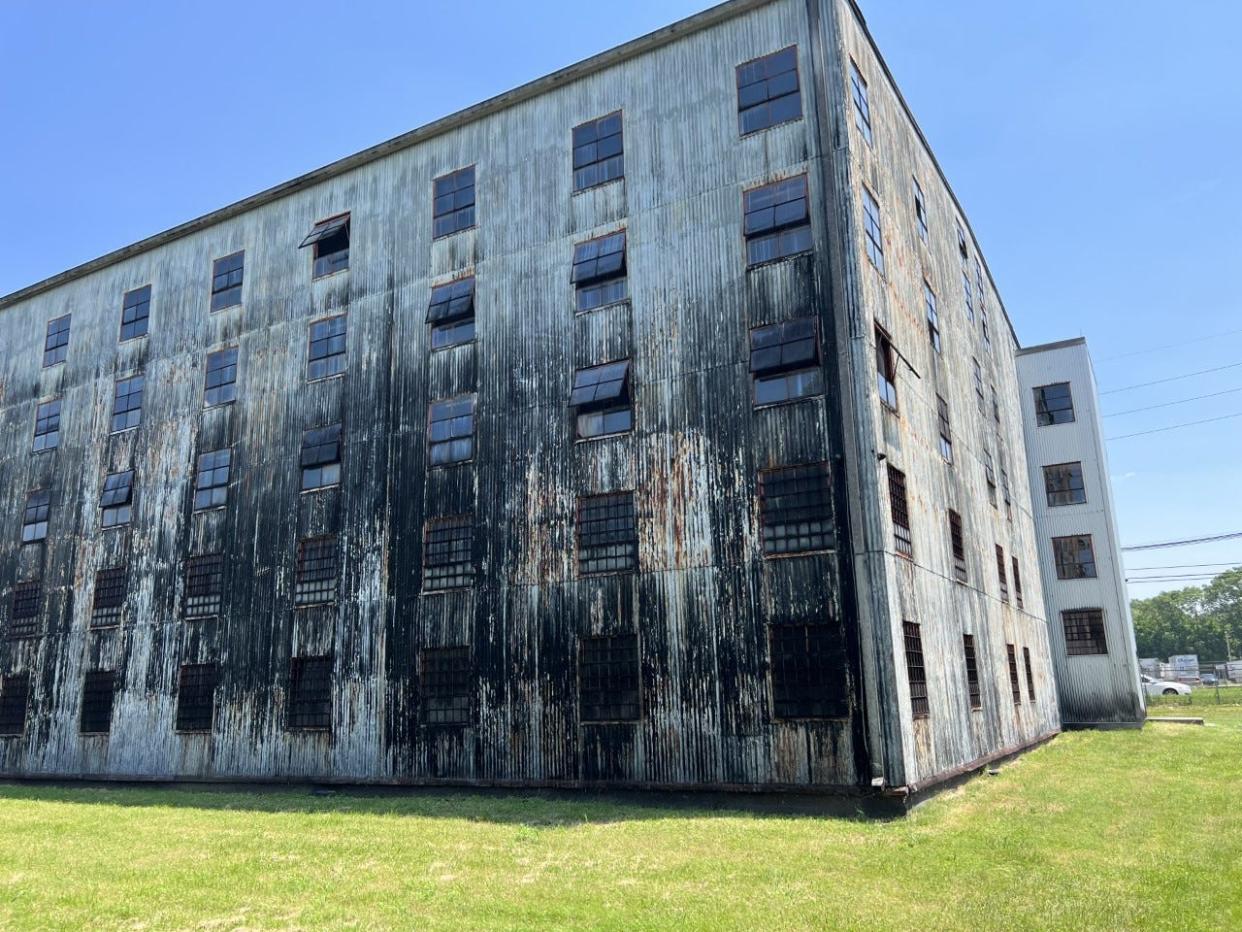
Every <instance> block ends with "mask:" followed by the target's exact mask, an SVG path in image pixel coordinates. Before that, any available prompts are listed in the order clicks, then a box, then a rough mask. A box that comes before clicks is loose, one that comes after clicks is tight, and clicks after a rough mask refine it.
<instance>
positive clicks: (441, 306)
mask: <svg viewBox="0 0 1242 932" xmlns="http://www.w3.org/2000/svg"><path fill="white" fill-rule="evenodd" d="M427 323H429V324H431V348H432V349H443V348H444V347H447V346H458V345H460V344H462V343H469V342H470V341H471V340H473V339H474V276H473V275H468V276H466V277H465V278H459V279H457V280H456V281H452V282H448V283H447V284H444V285H437V286H436V287H434V288H432V289H431V303H430V304H428V305H427Z"/></svg>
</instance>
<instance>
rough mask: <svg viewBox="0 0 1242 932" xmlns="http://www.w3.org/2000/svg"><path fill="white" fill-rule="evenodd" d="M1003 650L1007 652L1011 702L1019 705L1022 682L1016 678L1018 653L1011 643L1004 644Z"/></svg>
mask: <svg viewBox="0 0 1242 932" xmlns="http://www.w3.org/2000/svg"><path fill="white" fill-rule="evenodd" d="M1005 650H1006V652H1007V653H1008V654H1009V688H1010V690H1012V692H1013V704H1014V705H1021V703H1022V684H1021V682H1020V681H1019V680H1018V655H1017V652H1016V651H1015V650H1014V646H1013V645H1012V644H1006V645H1005Z"/></svg>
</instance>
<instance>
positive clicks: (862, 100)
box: [850, 62, 871, 145]
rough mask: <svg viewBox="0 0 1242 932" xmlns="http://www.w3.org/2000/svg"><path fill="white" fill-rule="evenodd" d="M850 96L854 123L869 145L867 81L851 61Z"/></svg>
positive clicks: (869, 107) (869, 123)
mask: <svg viewBox="0 0 1242 932" xmlns="http://www.w3.org/2000/svg"><path fill="white" fill-rule="evenodd" d="M850 96H851V97H852V98H853V100H854V125H855V126H857V127H858V131H859V132H860V133H862V137H863V139H865V140H867V145H871V102H870V100H869V99H868V98H867V82H866V81H864V80H863V76H862V73H861V72H860V71H859V70H858V66H857V65H856V64H854V63H853V62H850Z"/></svg>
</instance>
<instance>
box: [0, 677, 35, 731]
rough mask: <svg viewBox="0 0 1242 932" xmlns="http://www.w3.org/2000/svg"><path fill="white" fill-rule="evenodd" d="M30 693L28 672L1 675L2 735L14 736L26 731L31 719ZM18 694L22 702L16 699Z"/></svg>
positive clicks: (0, 717) (0, 727)
mask: <svg viewBox="0 0 1242 932" xmlns="http://www.w3.org/2000/svg"><path fill="white" fill-rule="evenodd" d="M30 693H31V689H30V674H29V673H28V672H22V673H6V674H5V675H4V676H0V735H3V736H4V737H6V738H13V737H20V736H21V735H24V734H25V733H26V723H27V722H28V721H29V719H30ZM17 696H20V698H21V701H20V703H18V702H16V701H15V697H17ZM19 706H20V711H18V708H19ZM15 726H16V727H15Z"/></svg>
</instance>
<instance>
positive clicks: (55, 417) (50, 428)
mask: <svg viewBox="0 0 1242 932" xmlns="http://www.w3.org/2000/svg"><path fill="white" fill-rule="evenodd" d="M60 404H61V399H59V398H53V399H52V400H51V401H45V402H43V403H42V404H41V405H39V406H38V407H37V408H35V431H34V446H33V449H34V451H35V452H36V453H38V452H39V451H40V450H55V449H56V448H57V447H58V446H60Z"/></svg>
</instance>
